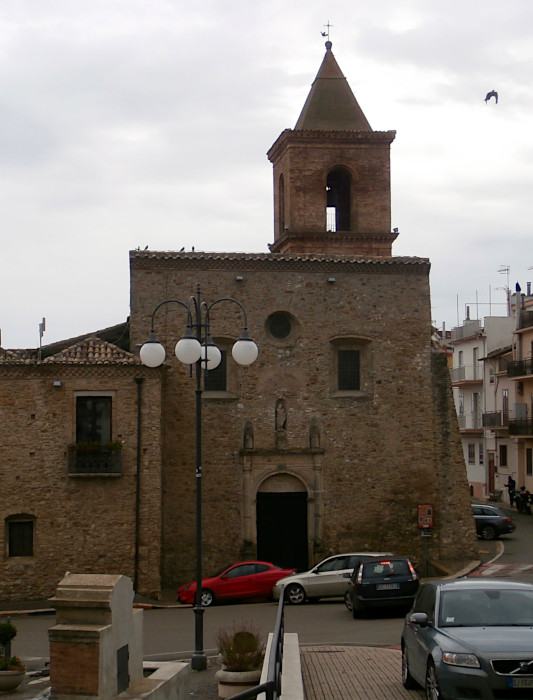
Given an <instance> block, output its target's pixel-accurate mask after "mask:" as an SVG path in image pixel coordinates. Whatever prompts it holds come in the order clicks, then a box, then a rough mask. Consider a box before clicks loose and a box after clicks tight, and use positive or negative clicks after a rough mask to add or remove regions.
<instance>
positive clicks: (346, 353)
mask: <svg viewBox="0 0 533 700" xmlns="http://www.w3.org/2000/svg"><path fill="white" fill-rule="evenodd" d="M360 365H361V358H360V351H359V350H338V351H337V371H338V374H337V382H338V389H339V391H359V389H360V388H361V377H360V370H361V367H360Z"/></svg>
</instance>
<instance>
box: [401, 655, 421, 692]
mask: <svg viewBox="0 0 533 700" xmlns="http://www.w3.org/2000/svg"><path fill="white" fill-rule="evenodd" d="M402 683H403V687H404V688H407V690H413V689H414V688H418V687H419V686H418V683H417V682H416V681H415V679H414V678H413V676H412V675H411V674H410V673H409V659H408V658H407V649H406V648H405V646H402Z"/></svg>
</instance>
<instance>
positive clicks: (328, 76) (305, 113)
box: [294, 41, 372, 131]
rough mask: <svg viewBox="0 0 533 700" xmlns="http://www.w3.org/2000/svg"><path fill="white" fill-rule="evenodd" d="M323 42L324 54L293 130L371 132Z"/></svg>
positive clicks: (329, 50) (331, 53)
mask: <svg viewBox="0 0 533 700" xmlns="http://www.w3.org/2000/svg"><path fill="white" fill-rule="evenodd" d="M331 46H332V44H331V41H326V55H325V56H324V60H323V61H322V65H321V66H320V69H319V71H318V73H317V76H316V78H315V81H314V83H313V85H312V87H311V91H310V92H309V95H308V96H307V100H306V101H305V105H304V108H303V110H302V113H301V114H300V117H299V119H298V121H297V122H296V126H295V127H294V128H295V130H298V131H300V130H320V131H372V127H371V126H370V124H369V123H368V121H367V118H366V117H365V115H364V114H363V110H362V109H361V107H359V104H358V103H357V100H356V99H355V96H354V94H353V92H352V90H351V88H350V86H349V85H348V81H347V80H346V78H345V77H344V75H343V74H342V71H341V69H340V68H339V64H338V63H337V61H336V60H335V56H334V55H333V52H332V51H331Z"/></svg>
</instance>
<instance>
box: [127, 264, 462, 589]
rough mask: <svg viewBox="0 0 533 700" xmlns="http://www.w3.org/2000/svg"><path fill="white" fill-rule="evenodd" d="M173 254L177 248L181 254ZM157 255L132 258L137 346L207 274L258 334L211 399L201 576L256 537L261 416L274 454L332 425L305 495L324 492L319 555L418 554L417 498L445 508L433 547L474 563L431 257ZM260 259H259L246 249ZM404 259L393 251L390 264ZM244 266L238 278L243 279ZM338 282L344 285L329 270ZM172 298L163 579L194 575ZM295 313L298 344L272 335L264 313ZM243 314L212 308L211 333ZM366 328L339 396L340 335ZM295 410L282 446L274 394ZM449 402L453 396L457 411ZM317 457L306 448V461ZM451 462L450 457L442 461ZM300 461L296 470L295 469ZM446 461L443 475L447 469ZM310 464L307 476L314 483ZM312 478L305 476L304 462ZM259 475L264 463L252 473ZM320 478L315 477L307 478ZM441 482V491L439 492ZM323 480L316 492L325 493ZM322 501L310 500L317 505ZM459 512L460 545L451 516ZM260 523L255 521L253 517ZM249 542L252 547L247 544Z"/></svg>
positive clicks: (185, 420)
mask: <svg viewBox="0 0 533 700" xmlns="http://www.w3.org/2000/svg"><path fill="white" fill-rule="evenodd" d="M170 257H172V255H171V256H170ZM170 257H169V258H167V259H166V260H164V259H163V258H162V257H160V258H157V257H154V256H152V257H151V259H150V255H149V254H148V255H147V256H146V257H144V258H143V256H142V254H141V255H137V256H136V257H134V259H133V261H132V301H131V303H132V316H131V324H132V326H131V333H132V342H133V343H136V342H143V341H144V340H145V339H146V335H147V330H148V328H149V318H150V314H151V311H152V310H153V308H154V307H155V305H156V304H157V303H158V302H160V301H162V300H163V299H164V298H178V299H187V298H188V296H189V295H190V294H192V293H194V290H195V289H196V284H198V283H199V284H201V286H202V289H203V291H204V293H205V300H206V301H208V302H209V301H212V300H213V299H215V298H218V297H221V296H233V297H235V298H236V299H238V300H239V301H240V302H242V303H243V305H244V307H245V308H246V310H247V312H248V324H249V328H250V332H251V334H252V337H253V338H254V340H255V341H256V342H257V344H258V345H259V348H260V355H259V358H258V360H257V361H256V363H255V364H253V365H252V366H250V367H248V368H238V367H236V366H235V365H234V364H233V361H232V360H231V358H229V359H228V372H229V374H230V383H231V382H233V383H234V386H235V387H236V392H235V397H234V398H231V397H226V398H221V399H220V400H215V399H212V398H211V399H204V402H203V430H204V433H203V434H204V441H203V467H204V477H203V488H204V528H203V531H204V571H205V572H206V573H209V572H212V571H214V570H215V569H216V568H218V567H219V566H222V565H224V564H227V563H229V562H231V561H234V560H237V559H238V558H239V555H240V553H241V552H242V551H243V549H246V551H247V552H248V553H250V552H253V547H254V544H255V543H254V542H253V538H252V542H251V544H250V543H247V542H245V539H246V538H245V534H246V533H245V527H244V525H243V519H244V513H245V512H247V511H248V510H251V513H252V518H251V520H252V521H253V513H254V512H255V511H254V508H255V493H256V489H257V488H259V487H260V484H258V483H256V482H254V474H253V473H252V482H253V484H254V486H253V488H254V491H253V493H252V494H251V498H250V499H249V501H247V497H246V496H244V495H243V494H244V492H245V486H244V475H243V458H242V454H241V450H242V447H243V431H244V425H245V423H246V422H247V421H251V422H252V423H253V428H254V450H256V451H261V450H273V451H274V454H277V456H278V459H277V462H278V463H283V462H284V461H286V460H284V456H286V455H287V454H288V452H290V451H291V450H293V451H296V452H298V451H300V452H302V451H304V450H305V449H308V448H309V433H310V425H311V423H312V422H316V424H317V425H318V426H319V429H320V433H321V445H320V446H321V449H322V450H323V457H322V458H321V460H320V466H319V467H318V469H317V470H315V471H317V474H316V478H317V479H318V482H317V483H319V485H320V489H319V490H317V491H316V492H313V490H312V488H311V490H310V493H309V498H310V503H312V502H313V501H315V502H317V503H320V506H319V508H318V510H317V513H318V519H319V521H320V523H321V527H322V529H321V530H320V533H319V534H320V541H317V539H316V536H317V534H318V531H316V532H313V531H312V526H311V524H310V541H309V550H310V553H311V554H310V557H311V558H312V557H313V556H314V557H318V556H324V555H327V554H330V553H335V552H338V551H350V550H357V549H365V548H367V549H387V550H388V549H390V550H392V551H396V552H398V553H408V554H410V555H411V556H413V557H414V558H415V559H416V560H418V561H419V560H420V559H421V557H422V547H423V543H422V538H421V537H420V532H419V531H418V527H417V504H418V503H425V502H430V503H435V507H436V508H437V509H440V508H441V505H442V507H445V508H446V509H447V513H446V518H444V517H443V516H444V514H443V513H442V512H441V511H440V510H438V512H437V513H436V528H435V532H434V536H433V538H432V539H431V541H430V542H429V543H428V548H429V555H430V557H431V558H434V559H439V558H440V557H441V548H442V547H443V546H444V545H445V546H444V549H443V552H444V553H445V555H446V558H448V559H450V558H463V559H464V558H472V557H473V556H474V555H475V554H476V543H475V538H474V535H473V532H474V530H473V520H472V517H471V515H468V513H469V510H468V512H467V513H465V504H466V503H467V501H466V497H465V495H464V494H465V488H466V486H465V484H466V474H465V466H464V462H463V463H460V462H459V461H458V460H457V445H458V444H460V443H457V442H456V440H458V435H455V434H454V435H453V436H450V437H449V439H447V440H443V439H441V437H440V436H439V435H438V434H437V433H438V430H440V426H441V425H443V424H444V423H445V422H446V421H448V420H449V415H447V416H445V417H438V414H439V412H442V411H443V410H447V409H444V408H443V406H442V405H439V404H438V403H436V401H435V394H434V374H433V369H432V349H431V344H430V305H429V284H428V269H429V268H428V266H427V265H425V264H423V263H421V262H420V261H419V262H418V263H417V262H413V261H412V260H410V261H407V262H404V263H402V262H401V260H397V263H396V264H394V265H393V264H391V265H388V266H387V265H385V264H384V265H379V264H375V265H368V266H361V269H358V267H357V266H354V265H352V266H350V265H349V264H346V263H347V260H346V261H344V264H343V263H342V262H340V261H339V263H338V264H337V265H333V264H332V263H331V262H328V263H326V259H324V264H323V265H321V264H320V263H319V262H317V261H315V262H312V261H311V260H309V261H308V262H307V264H306V261H305V260H303V261H300V262H299V263H298V264H297V263H294V264H293V265H292V267H291V264H290V263H287V265H286V269H284V268H283V265H281V264H280V265H276V264H273V265H272V266H271V267H270V268H269V265H267V264H265V263H264V261H263V260H260V259H259V258H258V259H257V260H256V261H254V260H251V259H248V258H245V257H243V258H242V259H241V260H239V256H234V258H235V259H234V260H233V262H232V263H231V264H230V263H229V262H227V261H226V262H225V263H224V264H222V263H221V262H220V260H219V259H217V257H216V256H212V257H210V256H208V255H207V256H206V255H201V254H189V255H186V254H185V255H183V256H181V257H180V256H179V255H177V254H176V255H175V256H174V257H173V259H170ZM251 257H253V256H251ZM392 260H394V259H392ZM236 276H242V277H243V280H242V281H236V280H235V277H236ZM331 277H335V280H336V281H335V283H328V281H327V280H328V279H329V278H331ZM176 309H177V307H176V308H171V307H164V309H162V310H161V312H160V314H158V318H157V321H156V331H157V333H158V336H159V338H160V339H161V340H163V341H165V342H168V345H169V359H168V371H167V375H166V385H165V403H164V420H165V437H164V448H163V452H164V457H163V463H164V467H163V469H164V471H163V483H164V489H163V491H164V496H163V543H164V545H163V556H164V565H163V580H164V585H175V584H178V583H183V582H185V581H186V580H188V579H191V578H193V577H194V560H195V559H194V557H195V550H194V513H195V501H194V487H195V477H194V464H195V452H194V379H191V378H189V375H188V371H187V370H186V369H184V368H183V367H182V366H180V365H179V363H178V362H177V361H175V359H174V358H172V356H171V353H172V350H173V345H174V343H175V341H176V340H177V339H178V338H179V337H180V336H181V334H182V332H183V328H184V318H183V315H182V314H181V313H180V312H178V311H177V310H176ZM276 311H286V312H289V313H290V314H292V316H293V318H294V320H295V325H296V333H295V335H294V338H293V339H292V340H291V342H278V341H275V340H274V339H272V337H271V336H270V335H269V334H268V332H267V328H266V322H267V318H268V316H269V315H270V314H272V313H274V312H276ZM239 329H240V312H239V311H238V309H237V308H236V307H234V306H230V305H226V304H220V305H217V307H216V309H215V310H214V311H213V314H212V333H213V336H214V337H215V338H217V337H218V338H220V339H222V340H224V339H228V338H232V339H233V340H235V339H236V338H237V336H238V332H239ZM350 336H351V337H358V338H363V339H366V340H365V342H366V345H365V350H364V360H363V389H364V393H363V394H362V395H360V396H357V397H344V398H341V397H339V396H337V395H335V392H334V388H335V387H334V370H333V366H334V362H335V347H334V343H333V342H332V341H334V340H335V339H339V338H342V337H350ZM278 398H283V399H285V401H286V406H287V431H286V436H287V450H286V451H285V452H284V451H283V450H277V451H276V448H275V430H274V421H275V417H274V410H275V404H276V400H277V399H278ZM448 408H449V407H448ZM301 459H302V460H304V461H305V459H307V460H308V462H307V466H308V467H309V466H310V465H311V471H313V467H312V464H311V462H310V461H309V460H310V459H311V458H309V457H308V458H306V457H305V456H302V457H301ZM443 465H445V466H443ZM289 471H290V470H289ZM444 471H445V472H446V473H445V478H444ZM304 472H305V469H302V470H300V472H298V470H296V472H295V473H296V476H297V477H298V478H300V479H301V480H306V479H307V477H306V476H305V474H304ZM305 473H307V472H305ZM256 476H257V478H259V476H258V474H256ZM311 487H312V485H311ZM442 489H445V495H446V498H445V500H443V494H441V491H442ZM319 491H320V492H319ZM311 507H314V506H313V505H312V506H311ZM453 520H455V522H456V523H457V526H456V528H455V529H454V541H453V542H451V541H450V542H448V540H446V541H445V540H444V539H443V538H447V537H449V531H445V529H444V527H443V525H444V523H446V525H448V524H449V523H450V522H451V521H453ZM252 529H253V523H252ZM250 547H251V549H250Z"/></svg>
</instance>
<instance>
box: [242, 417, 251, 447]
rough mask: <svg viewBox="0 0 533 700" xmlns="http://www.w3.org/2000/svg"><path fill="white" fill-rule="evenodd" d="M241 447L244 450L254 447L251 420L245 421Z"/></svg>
mask: <svg viewBox="0 0 533 700" xmlns="http://www.w3.org/2000/svg"><path fill="white" fill-rule="evenodd" d="M243 447H244V449H245V450H253V449H254V426H253V424H252V422H251V421H249V420H248V421H246V423H245V426H244V437H243Z"/></svg>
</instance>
